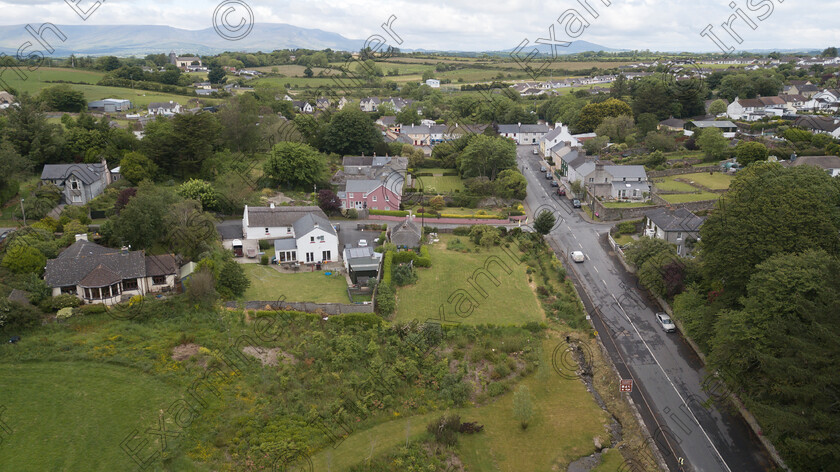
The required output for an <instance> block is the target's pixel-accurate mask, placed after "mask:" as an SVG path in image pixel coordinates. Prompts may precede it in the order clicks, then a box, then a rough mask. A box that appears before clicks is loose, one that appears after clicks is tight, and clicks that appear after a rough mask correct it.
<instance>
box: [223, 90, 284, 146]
mask: <svg viewBox="0 0 840 472" xmlns="http://www.w3.org/2000/svg"><path fill="white" fill-rule="evenodd" d="M272 101H277V100H273V98H272ZM281 101H285V100H281ZM216 116H217V117H218V118H219V123H220V124H221V126H222V140H223V142H224V143H225V144H226V145H227V146H229V148H230V149H231V150H232V151H240V152H253V151H256V150H257V147H258V146H259V144H260V132H261V131H262V130H263V129H265V128H264V127H265V126H267V125H268V123H266V121H267V120H266V118H267V117H266V116H263V118H262V119H261V118H260V103H259V102H258V101H257V98H256V96H255V95H254V94H251V93H246V94H242V95H237V96H235V97H233V98H231V99H230V100H228V101H227V103H225V106H224V107H222V108H221V110H219V112H218V113H217V114H216ZM256 123H259V124H260V125H259V126H255V124H256Z"/></svg>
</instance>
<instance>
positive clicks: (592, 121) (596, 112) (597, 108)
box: [575, 98, 633, 133]
mask: <svg viewBox="0 0 840 472" xmlns="http://www.w3.org/2000/svg"><path fill="white" fill-rule="evenodd" d="M621 115H628V116H633V110H631V109H630V105H628V104H627V103H625V102H623V101H621V100H618V99H615V98H610V99H608V100H605V101H603V102H601V103H590V104H589V105H586V106H584V107H583V108H582V109H581V110H580V113H579V114H578V118H577V122H576V123H575V129H576V130H578V131H579V132H581V133H590V132H592V131H595V128H597V127H598V125H600V124H601V121H603V120H604V118H607V117H610V116H613V117H615V116H621Z"/></svg>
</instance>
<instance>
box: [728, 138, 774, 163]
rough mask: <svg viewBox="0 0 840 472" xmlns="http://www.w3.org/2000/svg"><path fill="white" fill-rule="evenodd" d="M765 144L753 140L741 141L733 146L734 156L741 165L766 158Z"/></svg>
mask: <svg viewBox="0 0 840 472" xmlns="http://www.w3.org/2000/svg"><path fill="white" fill-rule="evenodd" d="M767 154H768V152H767V146H765V145H763V144H761V143H757V142H755V141H741V142H739V143H738V145H737V146H735V157H736V158H737V159H738V163H739V164H741V165H742V166H747V165H750V164H752V163H753V162H757V161H766V160H767Z"/></svg>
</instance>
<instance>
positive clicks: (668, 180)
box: [653, 177, 698, 192]
mask: <svg viewBox="0 0 840 472" xmlns="http://www.w3.org/2000/svg"><path fill="white" fill-rule="evenodd" d="M676 178H679V177H676ZM674 179H675V177H665V178H663V179H656V180H654V181H653V184H654V185H655V186H656V188H658V189H659V190H664V191H666V192H696V191H697V190H698V189H697V187H695V186H693V185H690V184H687V183H685V182H678V181H676V180H674Z"/></svg>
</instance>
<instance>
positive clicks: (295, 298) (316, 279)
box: [242, 264, 349, 303]
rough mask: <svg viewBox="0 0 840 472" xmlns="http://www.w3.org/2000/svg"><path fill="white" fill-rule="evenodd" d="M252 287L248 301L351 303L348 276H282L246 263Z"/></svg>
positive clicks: (315, 273)
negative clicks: (346, 277)
mask: <svg viewBox="0 0 840 472" xmlns="http://www.w3.org/2000/svg"><path fill="white" fill-rule="evenodd" d="M242 265H243V266H244V268H245V274H246V275H247V276H248V280H250V281H251V286H250V287H248V290H247V291H246V292H245V297H244V298H245V300H259V301H273V300H278V299H280V297H281V296H285V297H286V300H287V301H290V302H315V303H349V299H348V298H347V280H346V279H345V278H344V276H328V275H324V272H323V271H320V272H317V271H316V272H306V270H307V269H306V268H303V267H302V268H301V272H299V273H297V274H282V273H280V272H278V271H276V270H275V269H274V268H272V267H270V266H264V265H260V264H242Z"/></svg>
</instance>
